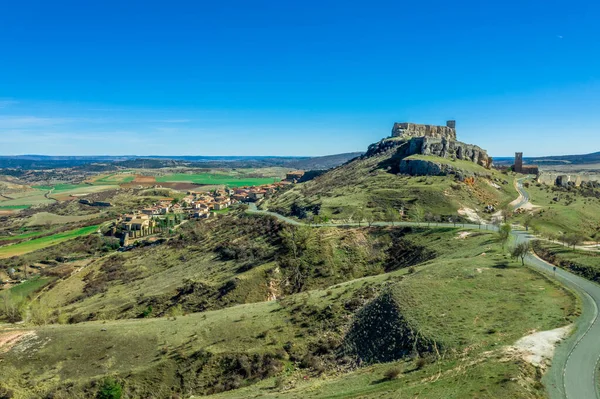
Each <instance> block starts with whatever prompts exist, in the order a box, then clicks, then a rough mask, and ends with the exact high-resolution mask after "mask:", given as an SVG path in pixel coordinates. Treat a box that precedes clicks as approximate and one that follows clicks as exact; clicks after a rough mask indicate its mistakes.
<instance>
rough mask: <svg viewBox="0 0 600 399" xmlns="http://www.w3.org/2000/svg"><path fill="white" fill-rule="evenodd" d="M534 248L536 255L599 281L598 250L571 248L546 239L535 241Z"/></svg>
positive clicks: (599, 264)
mask: <svg viewBox="0 0 600 399" xmlns="http://www.w3.org/2000/svg"><path fill="white" fill-rule="evenodd" d="M534 249H535V252H536V254H538V256H540V257H541V258H543V259H545V260H547V261H548V262H550V263H553V264H555V265H557V266H560V267H562V268H563V269H566V270H569V271H571V272H572V273H575V274H578V275H580V276H582V277H584V278H587V279H588V280H592V281H596V282H600V252H593V251H584V250H579V249H577V250H573V249H571V248H568V247H566V246H564V245H561V244H557V243H554V242H548V241H537V242H536V243H535V244H534Z"/></svg>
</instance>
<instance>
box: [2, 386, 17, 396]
mask: <svg viewBox="0 0 600 399" xmlns="http://www.w3.org/2000/svg"><path fill="white" fill-rule="evenodd" d="M13 395H14V393H13V391H11V390H10V389H8V388H4V387H2V386H0V399H11V398H12V397H13Z"/></svg>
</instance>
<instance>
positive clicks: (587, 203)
mask: <svg viewBox="0 0 600 399" xmlns="http://www.w3.org/2000/svg"><path fill="white" fill-rule="evenodd" d="M527 192H528V193H529V195H530V199H531V202H532V203H533V204H534V205H538V206H541V209H539V210H537V211H536V212H534V217H533V220H532V223H531V225H532V227H534V228H535V229H536V230H538V231H539V232H540V233H542V234H552V235H556V234H560V233H562V232H566V233H581V234H583V235H584V236H585V237H588V236H589V235H590V234H592V233H593V232H594V231H596V230H597V229H598V228H599V227H600V220H598V215H599V214H600V199H598V198H593V197H589V198H586V197H583V196H582V195H580V194H578V193H577V191H571V192H560V191H553V190H552V187H550V186H546V185H536V184H531V185H530V186H529V188H527ZM557 196H558V197H560V201H558V202H555V201H553V199H554V198H555V197H557ZM567 196H570V197H571V198H572V199H573V201H572V202H571V203H570V204H569V205H567V202H568V200H567Z"/></svg>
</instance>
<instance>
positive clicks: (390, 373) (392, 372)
mask: <svg viewBox="0 0 600 399" xmlns="http://www.w3.org/2000/svg"><path fill="white" fill-rule="evenodd" d="M400 374H402V370H401V369H400V367H397V366H394V367H392V368H390V369H387V370H386V372H385V374H383V376H384V377H385V379H386V380H395V379H396V378H398V376H399V375H400Z"/></svg>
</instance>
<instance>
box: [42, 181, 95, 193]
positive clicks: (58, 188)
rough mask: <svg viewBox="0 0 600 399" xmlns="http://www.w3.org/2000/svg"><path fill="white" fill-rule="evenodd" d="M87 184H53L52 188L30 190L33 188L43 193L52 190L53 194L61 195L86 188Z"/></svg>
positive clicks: (43, 187)
mask: <svg viewBox="0 0 600 399" xmlns="http://www.w3.org/2000/svg"><path fill="white" fill-rule="evenodd" d="M86 186H87V184H66V183H61V184H55V185H52V186H31V188H35V189H37V190H43V191H50V190H52V193H53V194H57V193H62V192H65V191H71V190H75V189H78V188H82V187H86Z"/></svg>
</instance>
